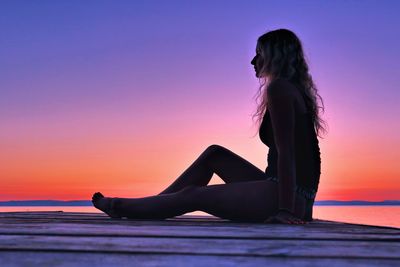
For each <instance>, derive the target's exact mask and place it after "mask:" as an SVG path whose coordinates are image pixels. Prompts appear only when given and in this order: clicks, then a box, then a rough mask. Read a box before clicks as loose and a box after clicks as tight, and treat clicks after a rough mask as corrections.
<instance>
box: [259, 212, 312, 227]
mask: <svg viewBox="0 0 400 267" xmlns="http://www.w3.org/2000/svg"><path fill="white" fill-rule="evenodd" d="M264 223H283V224H307V222H305V221H303V220H301V219H300V218H298V217H296V216H294V215H293V214H292V213H290V212H288V211H284V210H281V211H279V212H278V213H276V214H275V215H272V216H270V217H269V218H268V219H266V220H265V221H264Z"/></svg>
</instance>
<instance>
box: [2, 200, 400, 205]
mask: <svg viewBox="0 0 400 267" xmlns="http://www.w3.org/2000/svg"><path fill="white" fill-rule="evenodd" d="M314 205H316V206H360V205H361V206H398V205H400V200H384V201H375V202H374V201H364V200H352V201H340V200H320V201H315V203H314ZM0 206H92V202H91V201H90V200H71V201H62V200H11V201H0Z"/></svg>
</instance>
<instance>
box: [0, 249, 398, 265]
mask: <svg viewBox="0 0 400 267" xmlns="http://www.w3.org/2000/svg"><path fill="white" fill-rule="evenodd" d="M0 262H1V263H2V264H3V265H4V266H21V267H26V266H59V267H67V266H68V267H70V266H78V267H79V266H83V267H86V266H96V267H104V266H107V267H109V266H119V267H125V266H127V267H128V266H129V267H131V266H143V267H150V266H151V267H154V266H161V267H162V266H176V267H180V266H184V267H186V266H194V267H196V266H199V267H204V266H221V267H225V266H226V267H237V266H241V267H255V266H271V267H275V266H279V267H280V266H299V267H309V266H329V267H369V266H384V267H397V266H399V261H397V260H388V259H379V260H376V259H375V260H374V259H368V260H367V259H339V258H334V259H332V258H330V259H326V258H301V257H299V258H295V260H294V259H293V258H284V257H241V256H209V255H204V256H193V255H162V254H113V253H109V254H98V253H82V252H81V253H59V252H53V253H47V252H29V251H23V252H0Z"/></svg>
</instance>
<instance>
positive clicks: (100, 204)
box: [92, 192, 122, 219]
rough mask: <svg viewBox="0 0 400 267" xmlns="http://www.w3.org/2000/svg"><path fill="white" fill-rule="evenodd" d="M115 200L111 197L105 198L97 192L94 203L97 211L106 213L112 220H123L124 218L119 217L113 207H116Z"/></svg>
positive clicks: (93, 198)
mask: <svg viewBox="0 0 400 267" xmlns="http://www.w3.org/2000/svg"><path fill="white" fill-rule="evenodd" d="M114 201H115V198H111V197H104V196H103V194H102V193H100V192H97V193H94V194H93V196H92V203H93V206H95V207H96V208H97V209H99V210H101V211H102V212H104V213H106V214H107V215H108V216H110V217H111V218H119V219H121V218H122V216H120V215H118V214H117V213H116V212H115V211H114V209H113V207H114Z"/></svg>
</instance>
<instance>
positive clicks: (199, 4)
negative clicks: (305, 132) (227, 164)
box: [0, 0, 400, 201]
mask: <svg viewBox="0 0 400 267" xmlns="http://www.w3.org/2000/svg"><path fill="white" fill-rule="evenodd" d="M399 10H400V1H265V0H263V1H245V0H243V1H211V0H210V1H161V0H160V1H148V0H146V1H144V0H143V1H80V0H76V1H66V0H65V1H50V0H49V1H45V0H41V1H11V0H10V1H1V2H0V32H1V34H0V201H5V200H28V199H32V200H33V199H59V200H75V199H90V198H91V196H92V194H93V192H97V191H101V192H103V193H104V194H105V195H110V196H120V197H141V196H147V195H152V194H157V193H159V192H160V191H162V190H163V189H164V188H165V187H166V186H168V185H169V184H170V183H171V182H173V180H174V179H175V178H176V177H177V176H179V175H180V174H181V173H182V172H183V171H184V170H185V168H187V167H188V166H189V165H190V164H191V163H192V162H193V161H194V160H195V159H196V158H197V157H198V155H199V154H200V153H201V152H202V151H203V150H204V149H206V148H207V146H209V145H211V144H219V145H222V146H225V147H226V148H228V149H230V150H232V151H233V152H235V153H237V154H239V155H240V156H242V157H244V158H246V159H247V160H249V161H250V162H252V163H253V164H254V165H256V166H257V167H259V168H260V169H262V170H265V168H266V163H267V152H268V148H267V147H266V146H265V145H264V144H263V143H262V142H261V141H260V139H259V137H258V134H257V132H256V131H257V128H256V125H255V124H253V121H252V119H251V114H252V113H253V112H254V110H255V100H254V96H255V93H256V91H257V89H258V79H257V78H256V77H255V75H254V69H253V67H252V66H251V65H250V61H251V59H252V58H253V56H254V54H255V45H256V40H257V38H258V36H260V35H261V34H263V33H265V32H266V31H269V30H274V29H277V28H288V29H291V30H293V31H294V32H295V33H296V34H297V35H298V36H299V37H300V39H301V40H302V42H303V46H304V49H305V53H306V55H307V57H308V60H309V63H310V71H311V74H312V77H313V78H314V81H315V83H316V85H317V87H318V89H319V93H320V95H321V97H322V98H323V100H324V104H325V113H324V114H322V116H323V118H324V119H325V120H326V121H327V122H328V125H329V129H328V130H329V131H328V133H327V135H325V137H324V138H323V139H320V148H321V158H322V165H321V180H320V185H319V191H318V194H317V200H328V199H335V200H371V201H379V200H385V199H400V182H399V181H400V180H399V178H400V168H399V167H398V164H399V162H398V161H399V159H400V138H399V132H400V123H399V121H400V120H399V115H400V107H399V101H400V88H399V85H400V62H399V59H400V49H399V47H400V28H399V26H398V25H400V18H399V16H398V11H399ZM253 136H254V137H253ZM219 183H223V181H222V180H221V179H220V178H219V177H218V176H216V175H214V177H213V179H212V181H211V184H219Z"/></svg>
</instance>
